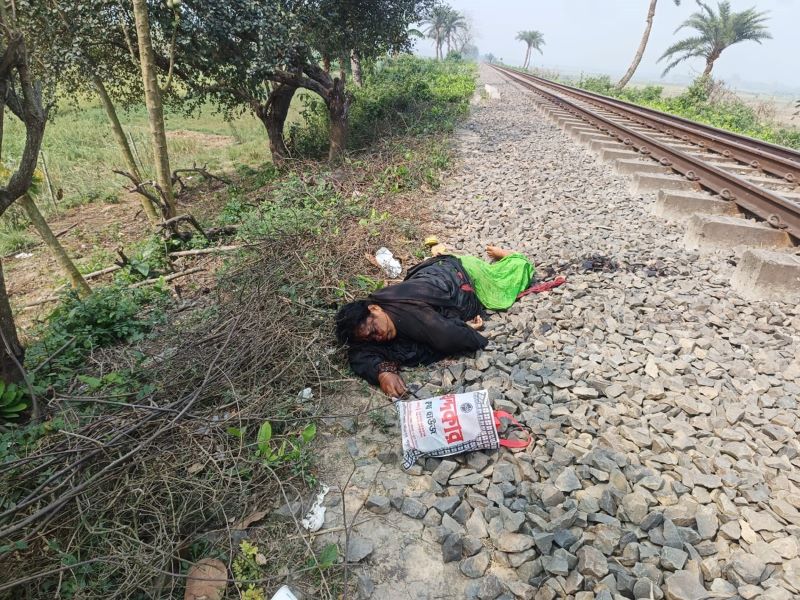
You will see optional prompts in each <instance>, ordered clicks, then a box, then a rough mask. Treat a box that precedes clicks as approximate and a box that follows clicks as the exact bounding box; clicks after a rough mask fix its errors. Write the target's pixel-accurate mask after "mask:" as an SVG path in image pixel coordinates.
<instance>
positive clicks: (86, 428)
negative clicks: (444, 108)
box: [0, 155, 413, 599]
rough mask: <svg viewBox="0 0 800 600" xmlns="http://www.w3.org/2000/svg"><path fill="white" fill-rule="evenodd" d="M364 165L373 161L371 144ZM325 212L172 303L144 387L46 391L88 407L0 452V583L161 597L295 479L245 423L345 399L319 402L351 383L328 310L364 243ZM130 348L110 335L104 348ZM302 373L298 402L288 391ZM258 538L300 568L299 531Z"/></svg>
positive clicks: (42, 592) (11, 593) (357, 270)
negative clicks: (112, 343) (135, 393)
mask: <svg viewBox="0 0 800 600" xmlns="http://www.w3.org/2000/svg"><path fill="white" fill-rule="evenodd" d="M363 164H364V163H361V165H359V167H360V168H359V169H355V168H353V169H348V170H340V171H338V172H335V173H333V174H325V175H319V177H327V178H329V180H330V181H331V182H332V185H334V186H336V187H337V189H338V190H339V193H340V194H341V195H346V196H348V197H351V198H352V197H358V196H359V195H364V196H366V193H365V192H363V191H362V192H360V191H359V188H360V187H362V186H363V185H364V184H363V182H364V181H365V180H366V181H368V180H369V178H368V177H367V178H365V177H364V169H363ZM374 165H376V166H375V167H374V168H376V169H382V168H383V161H382V157H381V156H380V155H378V156H377V157H376V161H374ZM383 201H384V200H381V199H375V198H372V199H369V198H366V197H365V198H364V202H366V203H367V204H369V205H370V206H368V208H370V209H371V208H372V207H377V208H378V209H380V210H383V209H384V208H386V207H385V206H381V205H380V203H381V202H383ZM393 201H394V202H395V203H396V202H398V197H397V196H395V197H394V200H393ZM405 209H406V211H407V214H410V213H411V211H412V210H413V208H412V207H411V206H406V207H405ZM393 210H394V211H395V212H403V211H402V210H401V209H400V206H399V205H395V206H394V209H393ZM336 225H337V233H336V234H335V235H334V234H331V235H330V236H299V237H297V236H289V237H276V238H273V239H270V240H268V241H263V242H262V243H260V244H258V245H254V246H251V247H250V249H249V250H248V255H247V256H246V257H245V258H244V259H243V260H242V261H241V262H240V263H238V265H237V266H236V267H235V268H233V269H231V270H229V271H228V272H227V273H226V274H224V275H223V276H222V278H221V279H220V281H219V285H218V286H217V292H216V297H215V298H214V299H213V300H214V301H213V302H208V303H207V304H208V306H207V307H206V308H204V309H201V310H197V311H194V312H191V313H181V316H177V317H176V318H175V319H174V320H173V321H172V323H171V324H170V327H169V330H166V329H165V330H164V331H162V332H160V333H161V335H160V336H159V338H158V347H157V348H155V349H154V348H153V347H152V341H150V342H148V343H150V344H151V346H150V347H149V348H147V350H146V351H147V353H148V354H149V355H150V356H151V359H150V364H149V365H148V380H149V381H151V382H153V383H154V384H155V386H156V387H155V391H154V392H153V393H152V394H150V395H148V396H147V397H146V398H144V399H142V400H138V401H133V400H131V399H130V398H127V397H125V398H114V397H108V396H103V397H97V398H92V397H89V396H61V395H58V394H56V395H55V396H54V397H53V398H52V399H51V400H50V404H49V407H48V408H49V410H50V411H51V412H54V411H56V412H58V411H60V412H61V413H62V414H65V415H69V414H70V411H73V410H75V408H74V407H75V406H81V407H85V406H86V404H87V403H97V404H102V405H103V407H102V408H103V410H98V411H97V412H96V413H95V416H94V417H93V418H91V419H89V420H88V422H87V421H86V419H85V418H84V419H83V421H82V422H83V423H84V424H83V425H81V426H80V427H76V428H72V429H70V428H65V429H64V430H62V431H59V432H57V433H55V434H52V435H50V436H48V437H47V438H45V440H44V441H43V443H40V444H39V445H38V446H37V448H36V449H35V451H33V453H31V454H30V455H28V456H25V457H23V458H20V459H18V460H16V461H14V462H10V463H6V464H3V465H0V486H2V488H3V489H4V490H13V504H12V503H10V502H9V503H6V504H5V505H4V506H2V509H0V544H7V543H12V544H13V543H15V542H24V543H23V544H19V547H20V550H18V551H16V552H12V553H9V554H6V555H5V556H3V557H2V558H0V561H2V563H3V567H2V568H0V597H4V596H8V597H14V598H22V597H28V598H51V597H71V593H74V591H75V590H80V592H79V593H78V595H77V596H76V597H81V598H86V599H88V598H98V599H99V598H103V599H108V598H123V597H124V598H128V597H146V598H157V597H175V596H176V595H178V594H179V593H180V590H181V589H182V588H183V585H184V583H185V576H186V571H187V567H188V566H189V565H190V564H191V562H192V561H194V560H197V559H198V558H201V557H202V555H203V552H207V551H208V549H209V548H215V549H216V550H217V551H218V552H219V553H220V554H221V555H223V556H227V557H231V556H232V555H233V554H235V550H236V546H237V545H238V540H239V539H240V537H241V535H242V533H241V532H237V531H236V530H234V529H233V528H232V524H233V523H235V522H236V521H237V520H238V519H240V518H241V517H242V516H243V515H246V514H248V512H249V511H252V510H254V509H259V510H267V511H269V510H270V509H273V508H275V507H276V506H278V505H282V504H284V502H285V501H286V499H287V498H288V499H289V500H293V499H294V498H291V496H292V495H293V494H294V495H299V494H300V493H302V492H303V491H305V488H306V486H307V480H306V479H304V478H303V477H302V474H298V473H297V472H296V471H292V470H290V469H283V470H273V469H271V468H270V467H267V466H265V465H264V464H263V461H261V460H259V459H257V458H256V456H255V434H256V430H257V429H258V427H259V426H260V425H261V423H262V422H263V421H264V420H270V421H271V422H272V423H273V426H274V427H275V428H276V430H277V432H278V433H277V434H278V435H280V434H281V432H283V433H284V434H288V433H290V432H294V431H297V428H298V427H302V426H303V425H305V424H306V423H308V422H309V421H310V420H312V419H313V418H314V417H317V416H319V415H320V414H321V413H322V412H323V407H324V411H325V412H327V413H328V415H330V414H337V413H341V414H347V413H348V412H352V411H348V409H347V408H346V407H344V408H340V409H339V410H337V409H336V408H335V403H334V402H332V399H334V398H335V397H336V395H337V393H340V391H341V390H342V387H343V386H348V385H352V384H351V383H350V382H351V381H352V380H350V379H348V375H347V374H346V373H345V369H344V368H343V364H344V363H343V361H342V360H341V356H340V355H339V354H338V351H337V350H336V349H335V347H334V345H333V339H332V335H331V333H332V316H333V314H334V312H335V309H336V306H337V303H339V302H341V301H343V300H345V299H349V298H347V296H349V294H348V293H347V292H343V289H342V282H349V281H352V280H354V279H355V278H356V276H357V275H358V274H361V273H364V272H365V271H366V270H368V269H370V268H371V267H369V266H368V264H367V263H366V261H364V254H365V253H366V252H374V250H375V240H372V241H371V240H370V239H368V236H366V235H365V234H364V230H363V227H361V226H359V224H358V220H357V218H354V217H351V218H347V219H342V220H340V221H338V222H337V224H336ZM379 227H380V228H382V231H381V235H382V239H381V243H387V242H388V243H391V242H392V241H394V242H395V244H396V246H395V247H397V245H399V244H400V239H399V238H398V237H397V235H396V234H397V232H396V231H392V227H393V225H392V223H391V222H387V223H384V224H382V225H379ZM395 229H396V228H395ZM401 250H402V247H401ZM375 274H376V273H373V275H375ZM343 296H344V297H343ZM133 350H135V349H121V350H119V349H118V350H117V352H119V353H120V357H119V359H118V360H119V361H120V362H124V361H125V360H126V359H125V356H124V354H125V352H131V351H133ZM306 387H310V388H312V390H313V392H314V400H313V401H311V402H308V401H303V400H301V399H300V398H298V392H299V391H300V390H302V389H303V388H306ZM238 432H243V434H242V435H239V434H238ZM284 496H285V497H284ZM275 527H279V528H280V527H286V526H285V525H275ZM273 549H274V550H275V552H276V555H275V556H274V557H272V560H274V561H275V568H270V567H269V566H268V567H265V572H269V573H273V574H274V575H272V579H274V580H275V581H273V582H271V583H273V584H274V583H276V582H277V580H284V579H285V578H286V574H285V572H284V573H281V571H280V569H278V567H279V566H284V565H297V566H298V567H297V569H298V570H303V567H302V565H303V564H305V563H307V561H308V560H309V554H310V549H309V548H308V547H305V548H304V547H303V546H302V544H301V545H300V546H299V547H298V546H297V545H295V546H292V545H291V544H286V543H285V541H284V540H281V539H276V543H275V545H274V548H273ZM312 562H313V559H312ZM312 579H313V578H312ZM310 591H312V592H313V590H310ZM326 595H327V594H326V593H318V594H317V595H314V594H313V593H312V597H326Z"/></svg>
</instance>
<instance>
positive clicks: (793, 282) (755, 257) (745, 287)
mask: <svg viewBox="0 0 800 600" xmlns="http://www.w3.org/2000/svg"><path fill="white" fill-rule="evenodd" d="M731 287H732V288H733V289H734V290H736V291H737V292H738V293H739V295H741V296H742V297H743V298H747V299H748V300H781V301H783V302H800V256H797V255H792V254H785V253H779V252H769V251H767V250H747V251H745V252H744V254H742V257H741V259H740V260H739V263H738V264H737V266H736V271H734V273H733V277H732V278H731Z"/></svg>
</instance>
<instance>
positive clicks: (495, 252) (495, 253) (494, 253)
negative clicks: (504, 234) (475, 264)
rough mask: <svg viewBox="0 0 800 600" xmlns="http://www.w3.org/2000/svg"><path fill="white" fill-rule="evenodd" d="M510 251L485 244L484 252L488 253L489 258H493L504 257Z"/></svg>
mask: <svg viewBox="0 0 800 600" xmlns="http://www.w3.org/2000/svg"><path fill="white" fill-rule="evenodd" d="M511 253H512V252H511V250H506V249H505V248H500V247H499V246H486V254H488V255H489V258H492V259H494V260H500V259H501V258H505V257H506V256H508V255H509V254H511Z"/></svg>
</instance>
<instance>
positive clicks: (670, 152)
mask: <svg viewBox="0 0 800 600" xmlns="http://www.w3.org/2000/svg"><path fill="white" fill-rule="evenodd" d="M495 68H497V67H495ZM498 70H499V71H501V72H502V73H504V74H505V75H506V76H507V77H509V78H511V79H512V80H515V81H517V82H518V83H520V84H521V85H523V86H524V87H527V88H528V89H530V90H532V91H534V92H536V93H537V94H539V95H540V96H543V97H545V98H547V99H548V100H550V101H551V102H553V103H554V104H556V105H558V106H560V107H561V108H563V109H564V110H566V111H567V112H569V113H572V114H574V115H576V116H577V117H579V118H580V119H582V120H584V121H587V122H588V123H590V124H592V125H594V126H595V127H597V128H598V129H600V130H601V131H604V132H606V133H608V134H609V135H611V136H613V137H615V138H617V139H618V140H620V141H621V142H622V143H623V144H625V145H626V146H632V147H633V148H635V149H636V150H638V151H639V152H641V153H642V154H645V155H647V156H650V157H651V158H653V159H655V160H657V161H659V162H660V163H661V164H662V165H664V166H665V167H669V168H671V169H672V170H674V171H677V172H678V173H680V174H682V175H683V176H685V177H686V178H687V179H689V180H690V181H693V182H695V183H696V184H698V185H700V186H702V187H704V188H706V189H708V190H711V191H712V192H714V193H716V194H719V195H720V196H721V197H722V198H724V199H726V200H730V201H733V202H735V203H736V204H737V205H738V206H740V207H741V208H743V209H744V210H745V211H747V212H749V213H752V214H754V215H756V216H757V217H759V218H761V219H764V220H765V221H766V222H767V223H769V224H770V225H772V226H773V227H775V228H777V229H784V230H786V231H787V233H789V235H791V236H792V237H793V238H795V239H796V240H800V205H796V204H794V203H793V202H791V201H790V200H788V199H787V198H783V197H782V196H779V195H778V194H775V193H774V192H771V191H769V190H766V189H763V188H760V187H758V186H757V185H755V184H753V183H751V182H749V181H747V180H746V179H744V178H742V177H739V176H737V175H734V174H732V173H729V172H727V171H724V170H722V169H719V168H717V167H714V166H712V165H709V164H706V163H705V162H704V161H703V160H701V159H699V158H696V157H694V156H692V155H690V154H687V153H685V152H682V151H680V150H677V149H675V148H671V147H670V146H669V145H668V144H666V143H663V142H659V141H658V140H655V139H653V138H650V137H648V136H647V135H645V134H642V133H639V132H638V131H635V130H633V129H630V128H628V127H625V126H624V125H620V124H619V123H615V122H614V121H612V120H611V119H608V118H606V117H603V116H601V115H598V114H595V113H593V112H592V111H590V110H589V109H588V108H585V107H582V106H580V105H578V104H576V103H575V102H573V101H571V100H569V99H567V98H564V97H562V96H559V95H557V94H555V93H553V92H551V91H550V90H548V89H545V88H544V87H543V86H541V85H537V84H535V83H532V82H530V81H529V80H527V79H526V78H524V77H522V76H520V75H518V74H517V73H515V72H513V71H508V70H505V69H504V70H500V69H498Z"/></svg>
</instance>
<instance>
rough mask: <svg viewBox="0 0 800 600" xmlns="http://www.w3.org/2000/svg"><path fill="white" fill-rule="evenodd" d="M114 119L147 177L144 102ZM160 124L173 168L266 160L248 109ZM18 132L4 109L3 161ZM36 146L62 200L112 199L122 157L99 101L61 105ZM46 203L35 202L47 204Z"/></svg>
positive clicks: (17, 149)
mask: <svg viewBox="0 0 800 600" xmlns="http://www.w3.org/2000/svg"><path fill="white" fill-rule="evenodd" d="M289 118H290V120H291V119H295V118H297V111H296V110H293V111H292V112H291V113H290V117H289ZM120 120H121V121H122V123H123V127H124V128H125V130H126V131H128V132H130V134H131V136H132V137H133V140H134V142H135V144H136V147H137V149H138V153H139V156H140V158H141V161H142V163H143V164H144V166H145V172H146V173H147V175H146V176H147V177H149V178H150V177H153V173H152V170H151V168H150V165H151V164H152V152H151V149H150V144H149V142H148V140H149V132H148V127H147V113H146V111H145V108H144V106H141V107H138V108H136V109H134V110H131V111H128V112H124V111H120ZM166 125H167V130H168V132H167V135H168V145H169V151H170V161H171V166H172V168H173V169H176V168H184V167H191V166H192V163H193V162H196V163H197V164H198V165H202V164H208V167H209V169H211V170H212V171H217V172H219V171H226V170H230V169H231V168H232V167H233V165H235V164H246V165H258V164H261V163H264V162H266V161H269V160H270V155H269V145H268V140H267V136H266V131H265V129H264V126H263V125H262V124H261V122H260V121H259V120H258V119H256V118H255V117H254V116H252V115H251V114H249V113H246V114H244V115H242V116H239V117H238V118H236V119H234V120H233V121H232V122H226V121H225V120H224V119H223V118H222V116H221V115H219V114H215V113H214V111H213V110H211V108H207V109H204V110H203V111H201V112H200V113H199V114H197V115H194V116H191V117H186V116H184V115H182V114H180V113H178V112H175V111H170V112H168V113H167V115H166ZM23 133H24V131H23V128H22V126H21V125H20V123H19V121H17V119H15V118H14V117H12V116H10V115H9V114H8V113H7V115H6V119H5V136H4V140H3V160H4V162H6V164H7V165H8V166H11V165H10V164H9V163H11V164H13V163H15V162H16V159H17V158H18V157H19V155H20V153H21V150H22V143H23ZM42 150H43V152H44V155H45V159H46V160H47V166H48V168H49V171H50V176H51V178H52V180H53V185H54V187H55V188H62V189H63V190H64V199H63V200H62V202H63V203H64V205H66V206H74V205H77V204H83V203H86V202H92V201H95V200H105V201H113V199H114V198H116V196H117V195H118V194H119V193H120V192H121V191H122V188H121V186H122V184H123V183H126V182H125V181H124V180H123V178H122V177H120V176H119V175H115V174H114V173H113V172H112V169H115V168H116V169H124V162H123V160H122V157H121V154H120V152H119V150H118V147H117V144H116V141H115V139H114V136H113V133H112V131H111V127H110V126H109V124H108V119H107V117H106V115H105V112H104V111H103V109H102V107H101V106H100V104H99V102H98V103H86V104H83V105H80V106H77V107H76V106H64V107H61V108H60V109H59V110H58V112H57V113H56V116H55V118H54V119H53V120H52V121H51V122H50V123H48V124H47V129H46V130H45V136H44V144H43V147H42ZM40 167H41V164H40ZM48 203H49V201H48V202H40V205H41V206H42V208H47V205H48Z"/></svg>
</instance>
